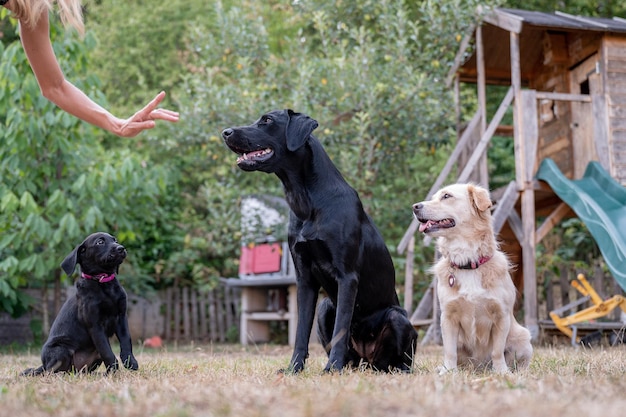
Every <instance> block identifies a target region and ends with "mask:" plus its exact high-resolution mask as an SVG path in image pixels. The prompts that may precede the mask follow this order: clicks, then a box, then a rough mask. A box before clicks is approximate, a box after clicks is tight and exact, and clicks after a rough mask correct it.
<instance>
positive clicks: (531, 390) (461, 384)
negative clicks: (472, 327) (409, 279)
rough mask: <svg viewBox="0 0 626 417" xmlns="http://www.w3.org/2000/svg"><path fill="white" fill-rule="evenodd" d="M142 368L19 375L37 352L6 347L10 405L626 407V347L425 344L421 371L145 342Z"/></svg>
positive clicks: (206, 409)
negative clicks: (446, 369)
mask: <svg viewBox="0 0 626 417" xmlns="http://www.w3.org/2000/svg"><path fill="white" fill-rule="evenodd" d="M135 354H136V357H137V360H138V361H139V366H140V369H139V371H137V372H131V371H127V370H125V369H124V370H121V371H119V372H117V373H116V374H114V375H110V376H106V375H104V374H103V373H102V372H100V373H97V374H93V375H66V374H63V375H47V376H43V377H20V376H18V374H19V372H20V371H22V370H23V369H24V368H27V367H32V366H35V365H36V366H38V365H39V352H38V351H33V352H23V353H15V354H14V353H2V355H1V356H0V416H7V417H9V416H11V417H19V416H29V417H37V416H55V417H65V416H106V417H108V416H138V417H139V416H141V417H146V416H149V417H156V416H164V417H165V416H172V417H184V416H233V417H247V416H259V417H261V416H268V417H270V416H271V417H278V416H289V417H295V416H324V417H333V416H359V417H366V416H420V415H423V416H433V417H439V416H463V417H471V416H481V417H485V416H498V417H505V416H506V417H514V416H520V417H521V416H524V417H528V416H551V417H557V416H566V415H571V416H586V417H592V416H598V417H611V416H615V417H617V416H619V417H623V416H625V415H626V347H625V346H620V347H604V348H595V349H575V348H572V347H570V346H560V347H538V348H536V350H535V356H534V358H533V361H532V363H531V365H530V368H529V369H528V370H526V371H523V372H520V373H516V374H510V375H504V376H499V375H493V374H491V373H475V372H468V371H458V372H456V373H451V374H448V375H445V376H439V375H437V374H436V372H435V369H436V367H437V366H438V365H439V364H440V362H441V360H442V352H441V347H437V346H430V347H419V348H418V352H417V355H416V363H415V366H414V371H413V373H411V374H399V373H396V374H378V373H374V372H371V371H359V370H356V371H346V372H344V373H343V374H332V375H322V374H321V371H322V369H323V367H324V365H325V363H326V356H325V354H324V353H323V351H322V349H321V347H320V346H319V345H313V346H312V349H311V356H310V358H309V360H308V362H307V369H306V370H305V372H303V373H302V374H299V375H282V374H277V370H278V369H280V368H282V367H284V366H286V365H287V363H288V361H289V358H290V355H291V350H290V348H288V347H285V346H272V345H259V346H252V347H242V346H240V345H202V346H185V347H179V348H174V347H171V346H168V347H166V348H165V349H163V350H160V351H154V350H142V349H141V348H139V349H136V351H135Z"/></svg>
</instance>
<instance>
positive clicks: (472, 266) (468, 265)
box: [448, 256, 491, 287]
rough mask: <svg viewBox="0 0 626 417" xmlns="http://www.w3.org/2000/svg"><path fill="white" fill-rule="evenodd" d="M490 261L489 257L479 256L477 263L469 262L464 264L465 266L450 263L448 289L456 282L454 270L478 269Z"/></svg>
mask: <svg viewBox="0 0 626 417" xmlns="http://www.w3.org/2000/svg"><path fill="white" fill-rule="evenodd" d="M490 259H491V256H481V257H480V258H479V259H478V261H471V262H468V263H466V264H465V265H457V264H455V263H454V262H450V267H451V269H452V270H451V271H450V276H448V285H450V287H454V283H455V281H456V277H455V276H454V271H453V270H454V269H478V267H479V266H481V265H484V264H486V263H487V262H489V260H490Z"/></svg>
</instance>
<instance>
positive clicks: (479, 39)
mask: <svg viewBox="0 0 626 417" xmlns="http://www.w3.org/2000/svg"><path fill="white" fill-rule="evenodd" d="M484 49H485V48H484V45H483V31H482V27H480V26H479V27H478V28H476V66H477V71H478V79H477V81H478V85H477V87H478V92H477V93H478V108H479V109H480V110H481V115H480V130H479V132H480V135H479V137H482V136H483V135H484V134H485V130H486V129H487V85H486V84H487V83H486V81H485V79H486V75H485V56H484ZM496 128H497V126H496ZM477 171H478V172H477V176H478V178H479V180H478V183H479V184H480V185H482V186H483V187H485V188H487V189H488V188H489V170H488V167H487V152H484V153H483V156H482V158H480V160H479V162H478V170H477Z"/></svg>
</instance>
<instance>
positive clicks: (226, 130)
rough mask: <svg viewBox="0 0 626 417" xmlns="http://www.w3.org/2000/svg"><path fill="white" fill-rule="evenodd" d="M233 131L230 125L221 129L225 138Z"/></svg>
mask: <svg viewBox="0 0 626 417" xmlns="http://www.w3.org/2000/svg"><path fill="white" fill-rule="evenodd" d="M233 132H234V131H233V129H231V128H230V127H229V128H228V129H224V130H222V137H223V138H224V139H226V138H227V137H229V136H231V135H232V134H233Z"/></svg>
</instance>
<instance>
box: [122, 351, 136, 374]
mask: <svg viewBox="0 0 626 417" xmlns="http://www.w3.org/2000/svg"><path fill="white" fill-rule="evenodd" d="M123 361H124V362H123V363H124V368H126V369H130V370H131V371H136V370H137V369H139V363H138V362H137V359H135V357H134V356H133V355H128V356H127V357H126V359H124V360H123Z"/></svg>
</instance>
